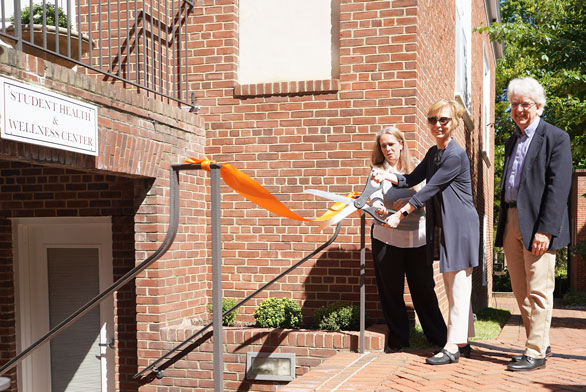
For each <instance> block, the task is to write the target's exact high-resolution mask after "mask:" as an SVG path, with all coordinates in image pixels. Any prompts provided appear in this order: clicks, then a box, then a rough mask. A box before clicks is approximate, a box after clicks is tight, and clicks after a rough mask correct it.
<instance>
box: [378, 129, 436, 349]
mask: <svg viewBox="0 0 586 392" xmlns="http://www.w3.org/2000/svg"><path fill="white" fill-rule="evenodd" d="M371 164H372V167H373V169H375V170H378V171H381V172H386V173H410V172H411V171H412V170H413V167H414V164H413V160H412V158H411V154H410V153H409V149H408V148H407V144H406V143H405V136H404V135H403V132H401V131H399V130H398V129H397V128H395V127H392V126H391V127H386V128H384V129H382V130H381V131H380V132H378V134H377V135H376V141H375V143H374V147H373V150H372V156H371ZM414 194H415V190H414V189H412V188H404V189H399V188H395V187H392V186H391V184H390V183H388V182H383V184H382V191H380V192H377V193H375V194H373V195H372V197H371V204H372V205H373V206H375V207H377V213H379V214H381V215H382V214H386V213H387V212H388V210H398V209H399V208H401V207H403V206H404V205H405V203H407V202H408V200H409V199H410V198H411V197H412V196H413V195H414ZM371 237H372V257H373V261H374V271H375V276H376V282H377V285H378V293H379V296H380V300H381V305H382V311H383V315H384V317H385V321H386V323H387V326H388V328H389V331H388V334H387V340H386V344H385V351H386V352H392V351H398V350H400V349H401V348H402V347H408V346H409V330H410V325H409V317H408V315H407V308H406V307H405V301H404V299H403V295H404V289H405V287H404V286H405V276H406V277H407V283H408V284H409V291H410V293H411V298H412V300H413V305H414V307H415V311H416V312H417V316H418V317H419V320H420V322H421V326H422V328H423V332H424V333H425V335H426V336H427V339H428V340H429V341H430V342H432V343H434V344H436V345H438V346H440V347H443V346H444V344H445V343H446V324H445V322H444V319H443V317H442V313H441V311H440V309H439V306H438V301H437V297H436V295H435V291H434V286H435V282H434V280H433V266H432V264H431V263H428V262H427V260H426V245H425V243H426V241H425V212H424V211H423V209H420V210H418V211H416V212H414V213H413V214H411V215H410V216H409V217H408V218H406V219H404V220H403V221H402V222H401V224H400V225H398V226H397V227H396V228H390V227H385V226H383V225H381V224H379V223H374V224H373V227H372V230H371Z"/></svg>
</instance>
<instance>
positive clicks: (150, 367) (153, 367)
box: [134, 222, 342, 379]
mask: <svg viewBox="0 0 586 392" xmlns="http://www.w3.org/2000/svg"><path fill="white" fill-rule="evenodd" d="M341 226H342V222H339V223H338V225H337V226H336V230H334V233H333V234H332V237H331V238H330V239H329V240H328V241H326V242H324V243H323V244H322V245H320V246H319V247H318V248H317V249H316V250H314V251H313V252H311V253H310V254H309V255H307V256H305V257H304V258H303V259H301V260H299V261H298V262H297V263H295V264H293V265H292V266H291V267H289V268H287V269H286V270H285V271H283V272H281V273H280V274H279V275H277V276H275V277H274V278H273V279H271V280H270V281H268V282H267V283H265V284H264V285H263V286H261V287H259V288H258V289H256V290H255V291H254V292H253V293H252V294H250V295H249V296H248V297H246V298H244V299H243V300H242V301H240V302H238V303H237V304H236V305H234V306H233V307H231V308H230V309H228V310H226V311H225V312H224V313H222V317H225V316H227V315H228V314H230V313H232V312H233V311H234V310H236V309H238V308H239V307H241V306H242V305H244V304H245V303H246V302H248V300H250V299H252V298H253V297H254V296H256V295H257V294H258V293H260V292H262V291H263V290H264V289H266V288H267V287H269V286H270V285H272V284H273V283H275V282H276V281H277V280H279V279H281V278H282V277H283V276H285V275H287V274H289V273H290V272H291V271H293V270H295V269H296V268H297V267H299V266H300V265H301V264H303V263H305V262H306V261H307V260H309V259H311V258H312V257H313V256H315V255H316V254H317V253H319V252H321V251H322V250H323V249H325V248H327V247H328V246H330V245H331V244H332V242H334V240H335V239H336V237H338V234H339V233H340V227H341ZM212 324H213V322H210V323H208V324H207V325H205V326H204V327H203V328H202V329H200V330H199V331H197V332H195V333H194V334H193V335H191V336H190V337H188V338H187V339H185V340H184V341H183V342H182V343H180V344H178V345H177V346H175V347H173V348H172V349H171V350H169V351H168V352H167V353H165V354H164V355H162V356H161V357H159V358H158V359H157V360H156V361H155V362H153V363H151V364H150V365H148V366H147V367H146V368H144V369H143V370H141V371H140V372H138V373H136V374H135V375H134V378H135V379H137V378H140V377H142V376H143V375H144V374H145V373H147V372H149V371H153V372H154V373H155V374H156V377H157V378H159V379H160V378H163V377H164V372H163V370H164V369H166V368H167V367H168V366H169V365H171V364H172V363H174V362H176V361H177V360H179V359H181V358H183V357H184V356H185V355H187V353H180V354H179V355H178V356H177V358H173V359H172V360H169V361H168V362H167V363H165V364H164V365H166V366H158V365H159V364H160V363H161V362H163V361H165V360H166V359H168V358H170V357H171V355H173V354H174V353H176V352H178V351H181V350H184V349H185V348H187V347H188V346H189V344H190V342H191V341H192V340H193V339H195V338H196V337H198V336H199V335H202V334H203V333H204V332H205V331H207V330H208V329H209V328H210V327H211V326H212Z"/></svg>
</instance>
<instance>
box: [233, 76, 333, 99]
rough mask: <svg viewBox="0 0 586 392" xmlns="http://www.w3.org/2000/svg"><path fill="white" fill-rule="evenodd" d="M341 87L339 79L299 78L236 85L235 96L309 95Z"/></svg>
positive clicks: (328, 91) (331, 91)
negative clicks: (295, 79)
mask: <svg viewBox="0 0 586 392" xmlns="http://www.w3.org/2000/svg"><path fill="white" fill-rule="evenodd" d="M339 89H340V80H339V79H324V80H299V81H290V82H272V83H256V84H239V83H236V84H235V85H234V97H239V98H246V97H262V96H271V95H308V94H326V93H335V92H338V90H339Z"/></svg>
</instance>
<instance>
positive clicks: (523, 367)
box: [507, 355, 545, 372]
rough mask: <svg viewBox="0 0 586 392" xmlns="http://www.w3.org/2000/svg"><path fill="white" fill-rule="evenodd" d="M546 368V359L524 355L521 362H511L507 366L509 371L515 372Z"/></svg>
mask: <svg viewBox="0 0 586 392" xmlns="http://www.w3.org/2000/svg"><path fill="white" fill-rule="evenodd" d="M543 367H545V358H532V357H528V356H527V355H523V358H521V360H520V361H517V362H511V363H509V364H508V365H507V370H511V371H513V372H528V371H530V370H536V369H541V368H543Z"/></svg>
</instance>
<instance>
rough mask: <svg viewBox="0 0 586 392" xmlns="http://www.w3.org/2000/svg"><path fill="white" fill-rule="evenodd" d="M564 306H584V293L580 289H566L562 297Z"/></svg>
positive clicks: (585, 304) (585, 294)
mask: <svg viewBox="0 0 586 392" xmlns="http://www.w3.org/2000/svg"><path fill="white" fill-rule="evenodd" d="M562 303H563V304H564V306H586V293H585V292H581V291H573V290H570V291H568V292H567V293H566V294H565V295H564V298H563V299H562Z"/></svg>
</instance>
